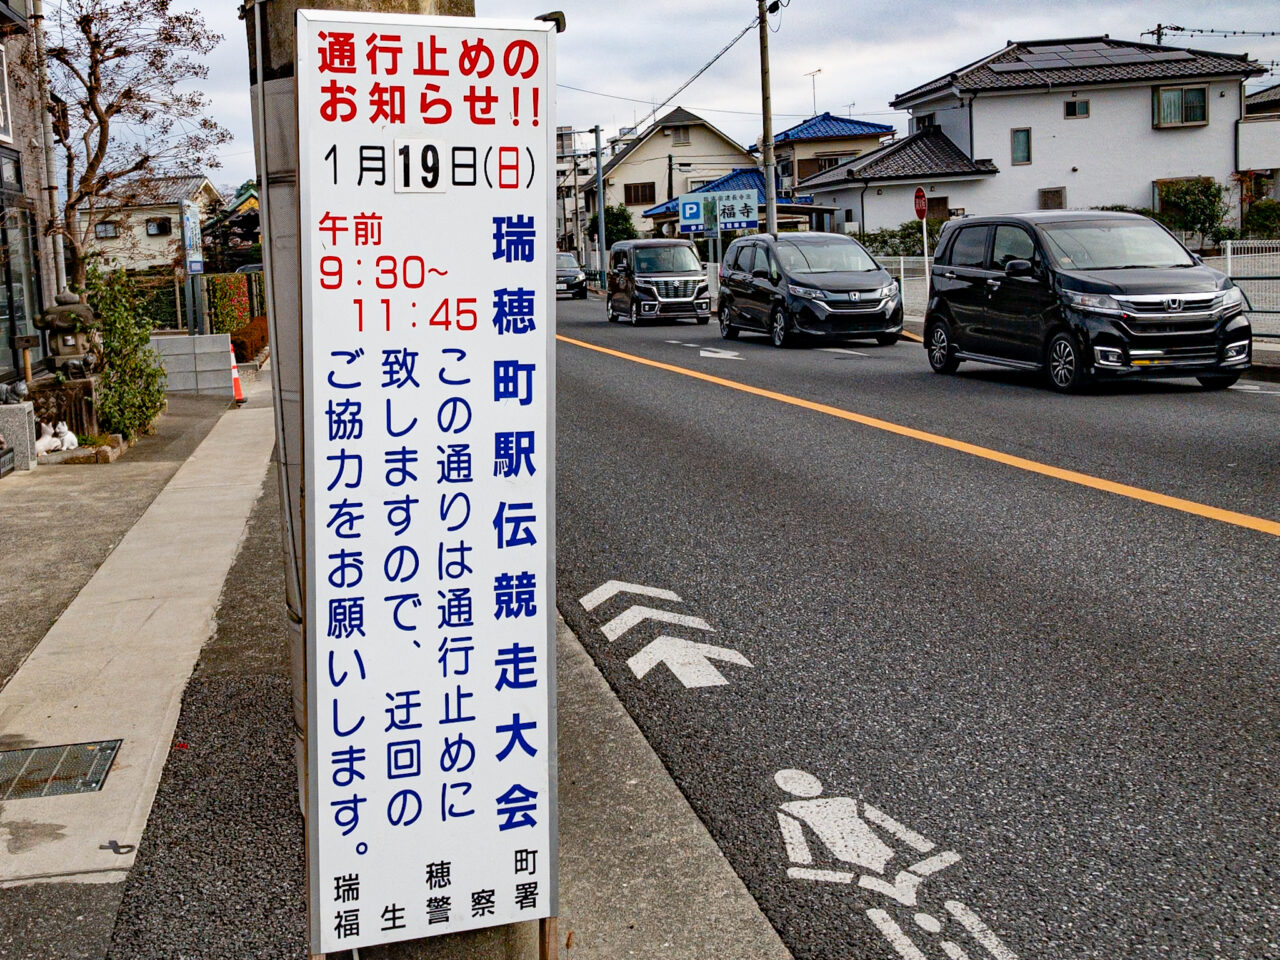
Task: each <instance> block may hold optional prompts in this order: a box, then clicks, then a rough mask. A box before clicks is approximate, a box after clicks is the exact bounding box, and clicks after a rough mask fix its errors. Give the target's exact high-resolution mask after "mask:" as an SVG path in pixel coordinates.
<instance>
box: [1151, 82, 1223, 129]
mask: <svg viewBox="0 0 1280 960" xmlns="http://www.w3.org/2000/svg"><path fill="white" fill-rule="evenodd" d="M1151 111H1152V119H1151V125H1152V126H1154V127H1197V126H1203V125H1204V124H1206V123H1208V122H1209V88H1208V87H1206V86H1204V85H1200V86H1194V87H1156V88H1155V90H1154V91H1153V92H1152V94H1151Z"/></svg>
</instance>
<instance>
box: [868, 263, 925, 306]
mask: <svg viewBox="0 0 1280 960" xmlns="http://www.w3.org/2000/svg"><path fill="white" fill-rule="evenodd" d="M876 259H877V260H879V261H880V266H882V267H884V268H885V269H886V270H888V271H889V273H890V274H891V275H892V276H893V277H894V278H895V279H896V280H897V281H898V282H899V283H900V284H901V285H902V310H903V312H904V313H905V314H906V315H907V316H908V317H923V316H924V308H925V306H926V304H927V303H928V299H929V293H928V290H929V286H928V281H929V271H930V270H931V269H932V268H933V257H876Z"/></svg>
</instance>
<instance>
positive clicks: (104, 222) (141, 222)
mask: <svg viewBox="0 0 1280 960" xmlns="http://www.w3.org/2000/svg"><path fill="white" fill-rule="evenodd" d="M184 201H194V202H195V204H196V205H197V206H198V207H199V208H200V220H201V221H202V222H203V221H204V220H205V219H207V218H208V217H209V216H210V214H212V213H213V212H214V211H215V210H217V209H218V208H219V207H221V206H222V202H223V201H222V195H221V194H220V193H218V191H217V189H216V188H215V187H214V185H213V184H212V183H210V182H209V178H208V177H205V176H201V175H200V174H195V175H192V176H183V177H154V178H150V179H148V180H144V181H138V183H137V184H136V185H134V189H133V190H131V201H130V202H129V203H127V204H121V205H115V206H101V207H98V208H97V209H96V210H94V211H93V212H92V213H89V212H88V211H82V212H81V214H80V226H81V229H82V230H85V229H86V228H90V227H91V228H92V229H91V230H89V231H88V232H89V245H88V249H89V252H91V253H95V254H98V255H99V256H100V257H101V259H102V262H103V264H104V265H105V266H107V267H109V268H113V269H114V268H124V269H126V270H146V269H149V268H151V267H167V266H169V265H171V264H174V263H176V262H177V260H178V257H179V251H181V249H182V204H183V202H184Z"/></svg>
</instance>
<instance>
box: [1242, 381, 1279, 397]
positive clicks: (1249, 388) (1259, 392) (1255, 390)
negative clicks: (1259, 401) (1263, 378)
mask: <svg viewBox="0 0 1280 960" xmlns="http://www.w3.org/2000/svg"><path fill="white" fill-rule="evenodd" d="M1231 389H1232V390H1244V391H1246V392H1248V393H1251V394H1254V395H1255V396H1261V397H1280V390H1263V389H1262V388H1261V387H1255V386H1253V385H1252V384H1248V383H1238V384H1236V385H1235V386H1234V387H1232V388H1231Z"/></svg>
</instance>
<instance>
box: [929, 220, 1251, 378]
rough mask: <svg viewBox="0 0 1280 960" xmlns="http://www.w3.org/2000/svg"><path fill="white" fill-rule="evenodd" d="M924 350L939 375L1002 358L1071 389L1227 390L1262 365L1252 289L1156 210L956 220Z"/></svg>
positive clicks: (941, 255) (941, 261)
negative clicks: (1096, 385)
mask: <svg viewBox="0 0 1280 960" xmlns="http://www.w3.org/2000/svg"><path fill="white" fill-rule="evenodd" d="M924 346H925V350H926V351H927V352H928V356H929V365H930V366H931V367H933V369H934V371H936V372H937V373H952V372H954V371H955V369H956V366H957V365H958V364H959V363H960V362H961V361H963V360H974V361H978V362H981V363H994V364H998V365H1000V366H1006V367H1015V368H1020V369H1026V370H1038V371H1042V372H1043V373H1044V374H1045V375H1046V377H1047V379H1048V382H1049V385H1050V386H1051V387H1052V388H1053V389H1055V390H1059V391H1062V392H1064V393H1069V392H1074V391H1078V390H1080V389H1081V388H1083V387H1084V386H1085V385H1086V384H1087V383H1088V382H1089V381H1090V380H1091V379H1094V378H1097V379H1103V378H1134V377H1139V378H1147V377H1195V378H1196V379H1197V380H1199V381H1200V383H1201V384H1202V385H1203V386H1205V387H1207V388H1209V389H1224V388H1226V387H1229V386H1231V385H1232V384H1233V383H1235V382H1236V380H1237V379H1238V378H1239V376H1240V373H1241V371H1243V370H1247V369H1248V368H1249V364H1250V362H1251V359H1252V329H1251V327H1250V325H1249V321H1248V319H1247V318H1246V317H1245V316H1244V295H1243V294H1242V293H1241V291H1240V289H1239V288H1238V287H1236V286H1235V285H1234V284H1233V283H1232V282H1231V280H1230V278H1228V277H1227V276H1226V275H1225V274H1223V273H1221V272H1219V271H1217V270H1214V269H1212V268H1211V267H1207V266H1205V264H1204V262H1203V261H1202V260H1201V259H1200V258H1199V257H1197V256H1196V255H1195V254H1192V253H1190V252H1189V251H1188V250H1187V249H1186V247H1184V246H1183V245H1182V244H1181V243H1180V242H1179V241H1178V240H1177V238H1176V237H1174V236H1173V234H1171V233H1170V232H1169V231H1168V230H1166V229H1165V228H1164V227H1163V226H1161V225H1160V224H1158V223H1156V222H1155V221H1154V220H1150V219H1148V218H1147V217H1143V216H1139V215H1138V214H1132V213H1118V212H1106V211H1098V210H1077V211H1066V210H1055V211H1045V212H1039V213H1026V214H1017V215H1013V216H1001V217H973V218H968V219H964V220H952V221H950V222H948V223H946V224H944V225H943V228H942V235H941V237H940V238H939V240H938V247H937V253H936V259H935V260H934V265H933V270H932V273H931V286H930V291H929V304H928V307H927V308H926V314H925V333H924Z"/></svg>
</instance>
